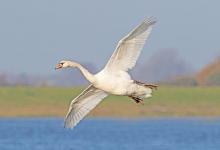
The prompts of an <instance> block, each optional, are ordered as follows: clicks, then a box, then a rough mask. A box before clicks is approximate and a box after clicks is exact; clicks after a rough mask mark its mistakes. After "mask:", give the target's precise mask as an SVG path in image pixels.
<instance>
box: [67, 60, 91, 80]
mask: <svg viewBox="0 0 220 150" xmlns="http://www.w3.org/2000/svg"><path fill="white" fill-rule="evenodd" d="M71 67H77V68H78V69H79V70H80V71H81V73H82V74H83V75H84V77H85V78H86V79H87V80H88V81H89V82H91V83H94V82H95V77H94V75H93V74H91V73H90V72H89V71H88V70H87V69H86V68H84V67H83V66H82V65H80V64H79V63H72V64H71Z"/></svg>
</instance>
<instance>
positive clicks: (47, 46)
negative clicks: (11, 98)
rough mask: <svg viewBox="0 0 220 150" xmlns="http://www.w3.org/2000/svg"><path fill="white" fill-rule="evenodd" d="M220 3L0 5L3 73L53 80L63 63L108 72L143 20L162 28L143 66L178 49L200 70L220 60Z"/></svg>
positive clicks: (13, 0)
mask: <svg viewBox="0 0 220 150" xmlns="http://www.w3.org/2000/svg"><path fill="white" fill-rule="evenodd" d="M219 6H220V1H218V0H212V1H208V0H194V1H192V0H184V1H176V0H166V1H164V0H139V1H125V0H124V1H122V0H121V1H118V0H111V1H105V0H93V1H86V0H74V1H72V0H59V1H58V0H38V1H34V0H19V1H17V0H9V1H0V22H1V23H0V52H1V54H0V62H1V65H0V72H11V73H30V74H53V73H55V71H54V70H53V69H54V66H55V64H56V63H57V62H58V61H59V60H62V59H70V60H77V61H79V62H92V63H93V64H95V65H96V66H97V67H98V68H100V69H101V67H103V66H104V64H105V63H106V62H107V60H108V58H109V57H110V56H111V54H112V52H113V50H114V49H115V46H116V44H117V42H118V40H120V39H121V38H122V37H123V36H124V35H126V34H127V33H128V32H129V31H130V30H131V29H132V28H133V27H135V26H136V25H137V24H139V23H140V22H141V21H142V20H143V19H144V17H146V16H154V17H155V18H157V20H158V22H157V24H156V26H155V27H154V29H153V31H152V33H151V36H150V38H149V40H148V41H147V43H146V45H145V47H144V50H143V53H142V55H141V58H140V60H139V62H140V63H141V62H144V61H145V60H147V59H149V57H151V56H152V55H153V54H154V53H156V52H157V51H160V50H161V49H176V50H178V52H179V54H180V56H181V57H182V58H183V59H184V60H185V61H186V62H187V63H189V64H190V65H192V66H193V67H194V68H195V69H200V68H201V67H203V66H204V65H206V64H207V63H209V62H212V61H213V60H214V59H215V58H216V57H217V56H219V55H220V43H219V41H220V40H219V39H220V29H219V27H220V19H219V18H220V9H219Z"/></svg>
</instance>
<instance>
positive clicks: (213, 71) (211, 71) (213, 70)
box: [196, 58, 220, 85]
mask: <svg viewBox="0 0 220 150" xmlns="http://www.w3.org/2000/svg"><path fill="white" fill-rule="evenodd" d="M217 76H220V58H218V59H217V60H216V61H215V62H213V63H211V64H209V65H207V66H206V67H205V68H204V69H202V70H201V71H200V72H199V73H198V74H197V75H196V80H197V83H198V85H217V84H218V82H220V81H218V82H217V80H215V79H214V78H215V77H217ZM212 80H215V82H212Z"/></svg>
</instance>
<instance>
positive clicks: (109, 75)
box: [56, 18, 157, 128]
mask: <svg viewBox="0 0 220 150" xmlns="http://www.w3.org/2000/svg"><path fill="white" fill-rule="evenodd" d="M155 23H156V21H155V20H154V19H152V18H146V19H145V20H144V21H143V22H142V23H141V24H140V25H139V26H137V27H136V28H135V29H134V30H133V31H132V32H130V33H129V34H128V35H127V36H125V37H124V38H123V39H121V40H120V41H119V43H118V46H117V47H116V50H115V51H114V53H113V55H112V56H111V58H110V60H109V61H108V63H107V65H106V66H105V68H104V69H103V70H101V71H100V72H98V73H97V74H91V73H90V72H89V71H88V70H87V69H85V68H84V67H83V66H82V65H80V64H79V63H76V62H72V61H61V62H60V63H59V64H57V66H56V69H60V68H66V67H76V68H78V69H79V70H80V71H81V73H82V74H83V75H84V76H85V78H86V79H87V80H88V81H89V82H90V83H91V85H89V87H88V88H87V89H85V90H84V91H83V92H82V93H81V94H80V95H79V96H77V97H76V98H75V99H74V100H73V101H72V102H71V104H70V108H69V111H68V113H67V115H66V118H65V127H66V128H73V127H74V126H76V124H77V123H78V122H79V121H80V120H81V119H82V118H83V117H85V116H86V115H87V114H88V113H89V112H90V111H91V110H92V109H93V108H94V107H95V106H96V105H97V104H98V103H99V102H101V101H102V100H103V99H104V98H105V97H106V96H108V94H115V95H124V96H129V97H130V98H132V99H133V100H135V102H136V103H142V102H143V98H148V97H151V93H152V89H154V88H156V87H157V86H156V85H152V84H144V83H141V82H138V81H135V80H133V79H132V78H131V76H130V75H129V74H128V72H127V71H128V70H129V69H132V68H133V67H134V66H135V64H136V61H137V59H138V56H139V54H140V52H141V49H142V48H143V46H144V43H145V41H146V39H147V37H148V36H149V34H150V32H151V30H152V26H153V25H154V24H155Z"/></svg>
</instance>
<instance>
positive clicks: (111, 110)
mask: <svg viewBox="0 0 220 150" xmlns="http://www.w3.org/2000/svg"><path fill="white" fill-rule="evenodd" d="M81 91H82V89H81V88H54V87H45V88H32V87H0V116H1V117H17V116H64V115H65V113H66V111H67V110H68V106H69V103H70V101H71V100H72V99H73V98H74V97H75V96H77V95H78V94H79V93H80V92H81ZM90 115H91V116H111V117H158V116H159V117H161V116H178V117H179V116H210V117H219V116H220V87H160V88H159V89H158V90H156V91H154V93H153V97H152V98H150V99H146V100H145V105H140V104H136V103H134V102H133V101H132V100H131V99H129V98H128V97H122V96H110V97H108V98H106V99H105V100H104V101H103V102H102V103H101V105H99V106H98V107H97V108H96V109H94V111H92V113H91V114H90Z"/></svg>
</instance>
